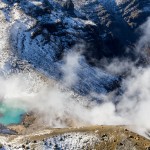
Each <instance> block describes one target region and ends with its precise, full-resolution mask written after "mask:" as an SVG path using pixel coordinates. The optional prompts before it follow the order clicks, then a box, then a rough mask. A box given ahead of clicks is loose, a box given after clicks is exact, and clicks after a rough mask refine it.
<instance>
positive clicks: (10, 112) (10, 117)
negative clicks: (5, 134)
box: [0, 103, 25, 125]
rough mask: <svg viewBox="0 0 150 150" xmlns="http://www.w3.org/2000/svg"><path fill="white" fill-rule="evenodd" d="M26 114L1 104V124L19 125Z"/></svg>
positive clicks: (18, 109)
mask: <svg viewBox="0 0 150 150" xmlns="http://www.w3.org/2000/svg"><path fill="white" fill-rule="evenodd" d="M24 113H25V111H24V110H22V109H20V108H13V107H10V106H8V105H6V104H3V103H0V124H3V125H10V124H18V123H20V122H21V120H22V115H23V114H24Z"/></svg>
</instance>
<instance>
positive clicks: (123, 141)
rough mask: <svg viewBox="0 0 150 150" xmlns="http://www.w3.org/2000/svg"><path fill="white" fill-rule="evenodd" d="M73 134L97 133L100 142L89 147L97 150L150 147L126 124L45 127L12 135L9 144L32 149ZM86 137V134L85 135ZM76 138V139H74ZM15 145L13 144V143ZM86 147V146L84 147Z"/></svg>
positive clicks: (127, 149) (141, 149)
mask: <svg viewBox="0 0 150 150" xmlns="http://www.w3.org/2000/svg"><path fill="white" fill-rule="evenodd" d="M66 133H67V134H69V136H71V135H72V134H73V133H77V134H82V133H84V134H85V135H96V136H97V137H98V142H96V143H93V144H94V145H93V146H92V147H88V149H95V150H148V149H150V140H149V139H146V138H145V137H142V136H140V135H138V134H136V133H134V132H132V131H130V130H128V129H127V127H125V126H89V127H81V128H64V129H43V130H41V131H38V132H35V133H31V134H27V135H18V136H16V135H15V136H10V137H9V138H8V141H7V143H8V144H10V145H11V144H12V143H13V144H15V143H17V146H18V145H19V147H21V146H22V145H23V146H25V147H26V145H27V146H29V147H30V148H31V149H32V148H34V149H38V147H39V145H42V142H44V140H46V139H48V138H53V137H56V136H60V137H61V136H63V135H64V134H66ZM83 138H84V136H83ZM73 140H74V139H73ZM11 146H12V147H13V145H11ZM83 149H85V148H83Z"/></svg>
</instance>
